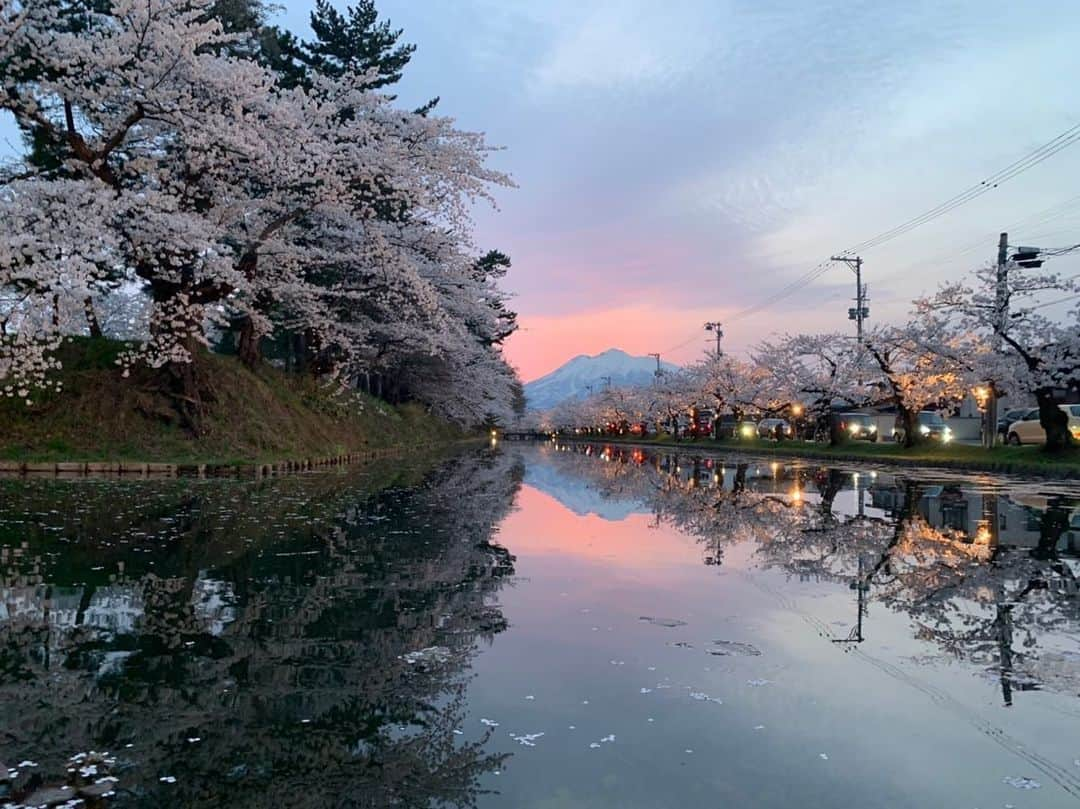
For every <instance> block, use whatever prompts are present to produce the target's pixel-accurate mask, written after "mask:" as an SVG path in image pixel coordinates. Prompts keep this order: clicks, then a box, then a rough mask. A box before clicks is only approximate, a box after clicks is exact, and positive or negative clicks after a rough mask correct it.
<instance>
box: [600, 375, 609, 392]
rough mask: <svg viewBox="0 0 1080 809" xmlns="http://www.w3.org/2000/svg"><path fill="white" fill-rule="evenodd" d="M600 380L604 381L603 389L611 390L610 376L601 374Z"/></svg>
mask: <svg viewBox="0 0 1080 809" xmlns="http://www.w3.org/2000/svg"><path fill="white" fill-rule="evenodd" d="M600 381H601V382H603V383H604V390H611V377H610V376H602V377H600Z"/></svg>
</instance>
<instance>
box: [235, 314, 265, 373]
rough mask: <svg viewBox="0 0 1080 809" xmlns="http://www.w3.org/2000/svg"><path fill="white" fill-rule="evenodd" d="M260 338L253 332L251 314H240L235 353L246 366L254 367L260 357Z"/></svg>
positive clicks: (253, 322)
mask: <svg viewBox="0 0 1080 809" xmlns="http://www.w3.org/2000/svg"><path fill="white" fill-rule="evenodd" d="M261 344H262V339H261V337H260V336H259V335H258V334H256V333H255V321H254V320H253V319H252V317H251V315H241V317H240V335H239V338H238V340H237V343H236V354H237V356H239V357H240V361H241V362H242V363H244V365H246V366H247V367H248V368H254V367H255V366H256V365H258V364H259V361H260V360H261V359H262V347H261Z"/></svg>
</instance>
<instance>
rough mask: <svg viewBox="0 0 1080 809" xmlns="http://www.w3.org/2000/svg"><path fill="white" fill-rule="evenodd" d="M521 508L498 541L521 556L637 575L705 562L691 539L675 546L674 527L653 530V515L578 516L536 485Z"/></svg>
mask: <svg viewBox="0 0 1080 809" xmlns="http://www.w3.org/2000/svg"><path fill="white" fill-rule="evenodd" d="M517 505H518V509H517V510H516V511H514V512H513V513H512V514H510V516H509V517H507V518H506V520H505V521H503V523H502V526H501V527H500V529H499V541H500V543H502V544H503V545H505V546H506V547H507V548H508V549H509V550H510V552H511V553H513V554H515V555H521V556H549V557H550V556H568V557H575V558H577V559H578V560H580V561H584V562H594V561H595V562H599V561H603V562H604V564H605V565H607V566H611V565H614V566H615V567H616V568H634V569H636V573H638V574H648V573H649V572H657V571H659V570H661V569H663V568H682V569H685V568H686V566H687V564H690V565H694V566H696V565H697V564H700V563H701V556H702V552H701V548H700V547H699V546H698V545H697V544H696V543H695V542H694V541H693V540H691V539H685V540H684V541H682V542H672V541H671V539H670V528H669V529H665V530H664V531H662V532H657V531H656V530H655V529H653V528H651V527H650V526H651V524H652V522H653V517H652V515H650V514H631V515H630V516H628V517H627V518H626V519H625V520H621V521H619V522H612V521H610V520H604V519H601V518H600V517H597V516H596V515H594V514H590V515H588V516H585V517H581V516H578V515H577V514H575V513H574V512H572V511H570V510H569V509H567V508H566V507H565V506H563V505H562V504H561V503H560V502H559V501H558V500H556V499H555V498H553V497H551V496H549V495H547V494H545V493H544V492H542V491H540V490H539V489H535V488H533V487H532V486H529V485H527V484H526V485H524V486H522V487H521V491H520V492H519V493H518V499H517Z"/></svg>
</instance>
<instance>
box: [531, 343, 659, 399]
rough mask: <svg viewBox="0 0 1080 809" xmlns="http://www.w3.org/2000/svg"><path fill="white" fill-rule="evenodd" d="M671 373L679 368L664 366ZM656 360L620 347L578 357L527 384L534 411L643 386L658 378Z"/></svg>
mask: <svg viewBox="0 0 1080 809" xmlns="http://www.w3.org/2000/svg"><path fill="white" fill-rule="evenodd" d="M662 367H664V368H667V369H668V370H673V369H675V367H676V366H674V365H671V364H670V363H663V365H662ZM655 371H656V360H655V358H654V357H635V356H633V355H631V354H628V353H627V352H625V351H623V350H622V349H621V348H609V349H607V350H606V351H602V352H600V353H599V354H596V355H593V356H589V355H586V354H579V355H578V356H576V357H574V358H573V359H571V360H569V361H568V362H566V363H564V364H563V365H561V366H560V367H559V368H556V369H555V370H554V371H552V372H551V373H549V374H547V375H546V376H542V377H540V378H539V379H535V380H533V381H532V382H529V383H528V384H527V385H525V396H526V399H527V400H528V402H529V407H530V408H532V409H533V410H547V409H549V408H552V407H554V406H555V405H557V404H559V403H560V402H562V401H565V400H567V399H583V398H585V397H586V396H588V395H589V394H590V393H592V392H595V391H598V390H600V389H601V388H603V387H604V386H607V385H611V386H613V387H644V386H646V385H650V384H652V382H653V379H654V378H655Z"/></svg>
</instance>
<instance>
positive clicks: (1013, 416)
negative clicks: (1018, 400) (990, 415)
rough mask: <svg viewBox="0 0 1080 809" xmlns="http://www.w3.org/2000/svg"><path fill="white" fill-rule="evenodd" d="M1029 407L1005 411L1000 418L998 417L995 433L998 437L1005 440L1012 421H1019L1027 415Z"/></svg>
mask: <svg viewBox="0 0 1080 809" xmlns="http://www.w3.org/2000/svg"><path fill="white" fill-rule="evenodd" d="M1030 409H1031V408H1030V407H1014V408H1012V409H1010V410H1006V411H1005V412H1004V413H1002V414H1001V415H1000V416H998V422H997V431H998V435H1000V436H1001V437H1002V438H1005V437H1006V436H1008V434H1009V425H1011V424H1012V423H1013V422H1014V421H1020V419H1022V418H1023V417H1024V416H1026V415H1027V413H1028V411H1029V410H1030Z"/></svg>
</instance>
